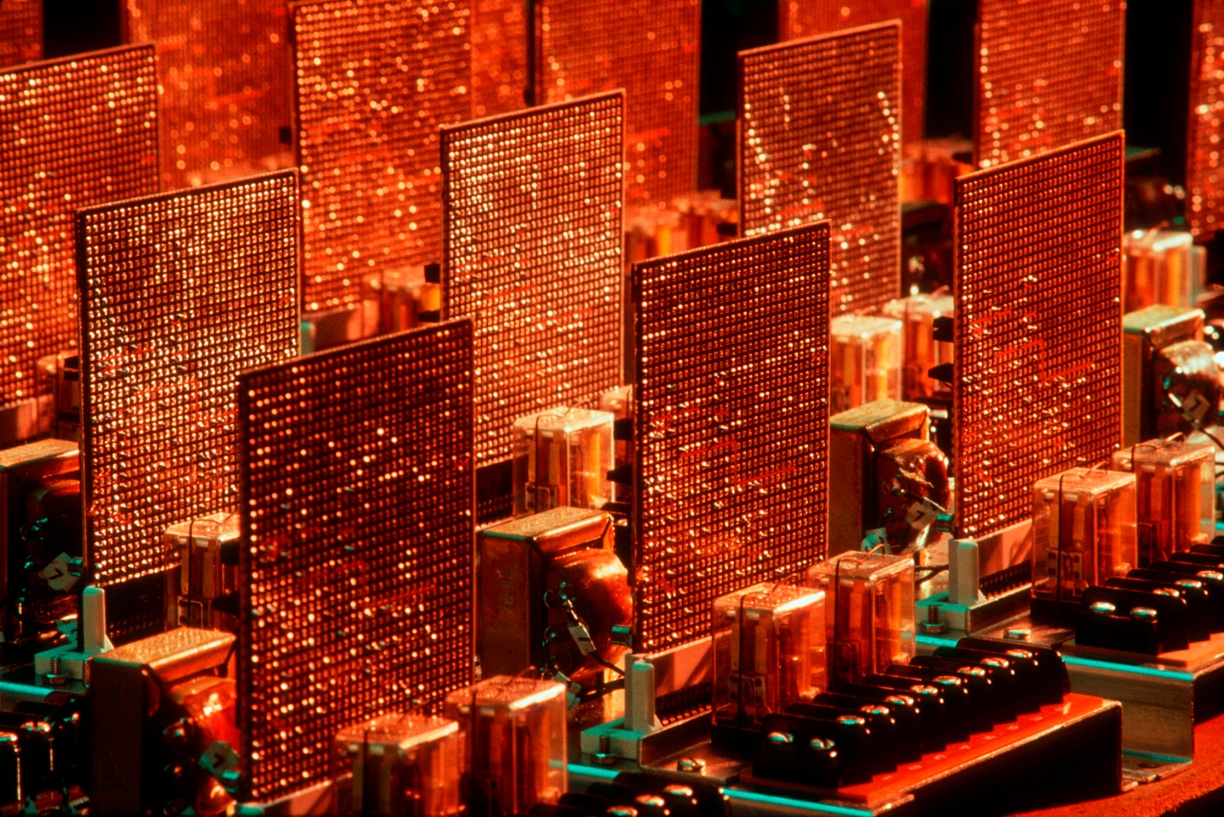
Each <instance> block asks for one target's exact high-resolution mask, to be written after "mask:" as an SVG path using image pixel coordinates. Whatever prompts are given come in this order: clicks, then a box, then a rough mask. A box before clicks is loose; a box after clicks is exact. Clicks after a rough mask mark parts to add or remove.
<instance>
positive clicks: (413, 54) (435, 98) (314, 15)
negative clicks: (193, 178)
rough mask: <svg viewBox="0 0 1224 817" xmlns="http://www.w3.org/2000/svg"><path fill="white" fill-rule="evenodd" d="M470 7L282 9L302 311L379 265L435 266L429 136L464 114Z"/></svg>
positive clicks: (437, 178) (329, 4) (352, 287)
mask: <svg viewBox="0 0 1224 817" xmlns="http://www.w3.org/2000/svg"><path fill="white" fill-rule="evenodd" d="M468 11H469V9H468V0H448V2H446V3H437V4H433V5H429V6H426V5H422V4H420V3H417V2H414V1H413V0H385V2H378V3H367V2H364V0H324V2H320V3H303V4H295V5H294V6H293V7H292V18H293V19H292V28H293V38H294V42H293V51H294V64H295V71H296V82H297V97H296V98H297V103H296V104H297V112H296V115H297V127H298V135H297V141H298V144H297V151H298V160H299V162H298V163H299V164H300V165H301V167H302V174H303V182H304V190H303V197H304V199H305V201H304V202H303V207H304V208H305V210H304V217H305V225H306V233H305V241H306V252H305V262H304V265H305V269H304V276H305V278H304V279H305V285H304V287H303V290H304V291H303V298H304V300H303V304H304V306H305V308H306V309H307V310H315V309H326V308H329V307H334V306H337V305H340V304H346V303H353V302H355V301H357V300H358V299H359V298H360V297H361V294H362V280H363V279H364V278H365V277H367V276H368V275H370V274H371V273H374V272H377V271H378V270H380V269H385V268H387V267H388V266H402V265H413V264H424V263H427V262H430V261H437V260H438V256H439V252H440V246H439V244H440V239H439V234H440V231H441V214H440V212H439V208H440V201H441V190H442V179H441V171H440V170H439V168H438V126H439V125H445V124H452V123H455V122H459V121H462V120H464V119H467V118H469V117H470V116H471V112H472V100H471V95H470V93H469V86H470V85H471V83H472V75H471V59H470V51H469V42H468V39H469V35H468Z"/></svg>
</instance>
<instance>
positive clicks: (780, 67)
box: [739, 22, 901, 314]
mask: <svg viewBox="0 0 1224 817" xmlns="http://www.w3.org/2000/svg"><path fill="white" fill-rule="evenodd" d="M900 61H901V40H900V27H899V26H898V25H897V24H896V23H895V22H892V23H884V24H880V25H875V26H867V27H864V28H858V29H853V30H849V31H840V32H837V33H835V34H828V35H822V36H820V37H813V38H810V39H807V40H795V41H791V42H788V43H782V44H779V45H774V46H768V47H766V48H758V49H754V50H751V51H741V52H740V55H739V63H740V65H739V78H740V79H739V82H740V90H739V118H740V119H739V121H740V124H739V129H740V133H739V145H740V147H739V167H740V172H739V177H740V178H739V191H740V192H739V201H740V225H741V226H740V230H741V231H742V233H743V235H748V236H752V235H761V234H762V233H765V232H769V231H773V230H780V229H786V228H789V227H797V226H799V225H800V224H809V223H811V222H814V221H821V220H824V219H829V220H830V221H831V222H832V226H833V240H832V250H831V252H830V256H831V257H830V265H831V267H832V271H833V272H832V274H833V284H832V289H831V291H830V294H829V300H830V306H831V309H832V312H833V314H838V313H841V312H852V311H856V310H860V309H868V308H873V307H879V306H882V305H883V304H884V303H886V302H887V301H889V300H890V299H892V298H896V297H897V296H898V293H899V291H900V275H901V258H900V253H901V204H900V202H901V188H900V168H901V130H900V121H899V116H900V110H899V106H900V104H901V66H900Z"/></svg>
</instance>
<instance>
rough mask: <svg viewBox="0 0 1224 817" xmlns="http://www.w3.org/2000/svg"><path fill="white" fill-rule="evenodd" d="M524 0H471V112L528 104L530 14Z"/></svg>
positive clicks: (505, 110)
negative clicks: (526, 96)
mask: <svg viewBox="0 0 1224 817" xmlns="http://www.w3.org/2000/svg"><path fill="white" fill-rule="evenodd" d="M525 6H526V3H524V2H523V0H472V95H473V99H472V103H473V104H472V114H473V115H474V116H493V115H494V114H499V113H510V112H511V111H517V110H519V109H521V108H523V107H524V106H525V105H526V101H525V97H524V92H525V91H526V90H527V79H528V77H527V64H528V54H527V49H528V45H527V16H526V15H525V14H524V13H523V12H524V7H525Z"/></svg>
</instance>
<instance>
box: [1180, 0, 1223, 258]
mask: <svg viewBox="0 0 1224 817" xmlns="http://www.w3.org/2000/svg"><path fill="white" fill-rule="evenodd" d="M1189 109H1190V114H1189V118H1190V121H1189V129H1188V131H1187V133H1186V142H1187V144H1186V189H1187V192H1189V194H1190V195H1189V205H1190V206H1189V207H1188V208H1187V209H1188V212H1187V215H1188V216H1189V222H1190V232H1192V233H1194V234H1195V235H1196V236H1202V237H1203V238H1204V239H1210V238H1211V236H1213V235H1214V234H1215V233H1216V231H1217V230H1219V229H1220V227H1221V226H1222V225H1224V149H1222V148H1221V145H1220V134H1221V133H1224V2H1222V0H1195V3H1194V25H1193V28H1192V30H1191V34H1190V105H1189Z"/></svg>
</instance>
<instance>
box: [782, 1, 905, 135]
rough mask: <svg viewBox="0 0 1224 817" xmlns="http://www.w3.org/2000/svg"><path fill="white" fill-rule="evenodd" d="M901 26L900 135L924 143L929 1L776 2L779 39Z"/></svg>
mask: <svg viewBox="0 0 1224 817" xmlns="http://www.w3.org/2000/svg"><path fill="white" fill-rule="evenodd" d="M889 20H900V21H901V65H902V79H901V88H902V92H903V94H904V95H903V97H902V102H901V111H902V115H901V134H902V137H903V138H904V140H905V143H906V144H907V145H908V144H911V143H913V142H917V141H918V140H920V139H922V134H923V124H924V120H925V116H926V108H925V102H926V62H927V0H779V2H778V39H779V40H797V39H800V38H802V37H810V36H812V35H815V34H827V33H830V32H833V31H837V30H838V29H843V28H854V27H857V26H864V25H870V24H872V23H884V22H887V21H889Z"/></svg>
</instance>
